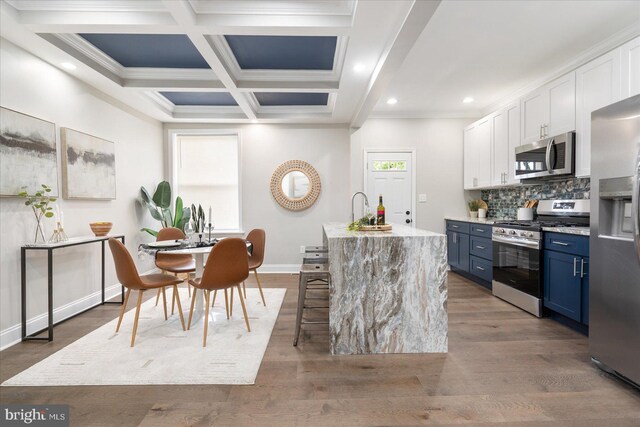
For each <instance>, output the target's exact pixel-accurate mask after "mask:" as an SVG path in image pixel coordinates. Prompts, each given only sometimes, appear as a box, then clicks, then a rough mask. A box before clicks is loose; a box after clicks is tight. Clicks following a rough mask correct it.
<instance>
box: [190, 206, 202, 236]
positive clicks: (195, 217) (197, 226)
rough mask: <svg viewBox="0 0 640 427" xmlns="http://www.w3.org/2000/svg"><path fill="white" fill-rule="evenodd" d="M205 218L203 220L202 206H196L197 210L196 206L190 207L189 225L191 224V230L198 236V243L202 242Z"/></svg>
mask: <svg viewBox="0 0 640 427" xmlns="http://www.w3.org/2000/svg"><path fill="white" fill-rule="evenodd" d="M204 221H205V218H204V209H202V205H198V209H196V205H193V204H192V205H191V223H192V224H193V230H194V231H195V233H196V234H197V235H198V238H199V240H200V241H202V233H204V227H205V222H204Z"/></svg>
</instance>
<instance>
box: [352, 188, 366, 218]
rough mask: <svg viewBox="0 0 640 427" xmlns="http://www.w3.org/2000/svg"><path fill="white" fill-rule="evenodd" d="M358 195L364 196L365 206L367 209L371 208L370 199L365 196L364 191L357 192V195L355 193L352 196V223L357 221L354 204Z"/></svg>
mask: <svg viewBox="0 0 640 427" xmlns="http://www.w3.org/2000/svg"><path fill="white" fill-rule="evenodd" d="M358 194H362V195H363V196H364V205H365V206H366V207H367V209H368V208H369V198H368V197H367V195H366V194H364V193H363V192H362V191H356V192H355V193H353V196H351V222H354V221H355V220H356V218H355V215H354V213H353V210H354V208H353V202H354V200H355V198H356V196H357V195H358Z"/></svg>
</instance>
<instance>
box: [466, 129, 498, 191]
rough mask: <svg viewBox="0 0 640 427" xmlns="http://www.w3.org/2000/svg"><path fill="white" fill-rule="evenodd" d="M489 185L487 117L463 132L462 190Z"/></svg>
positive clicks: (488, 131)
mask: <svg viewBox="0 0 640 427" xmlns="http://www.w3.org/2000/svg"><path fill="white" fill-rule="evenodd" d="M490 185H491V125H490V121H489V116H487V117H485V118H482V119H480V120H478V121H477V122H475V123H473V124H472V125H470V126H468V127H467V128H466V129H465V130H464V189H465V190H473V189H479V188H487V187H489V186H490Z"/></svg>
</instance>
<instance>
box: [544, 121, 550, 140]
mask: <svg viewBox="0 0 640 427" xmlns="http://www.w3.org/2000/svg"><path fill="white" fill-rule="evenodd" d="M544 136H545V138H546V137H547V136H549V124H548V123H547V124H546V125H544Z"/></svg>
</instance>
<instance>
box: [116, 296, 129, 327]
mask: <svg viewBox="0 0 640 427" xmlns="http://www.w3.org/2000/svg"><path fill="white" fill-rule="evenodd" d="M130 293H131V288H127V294H126V295H125V296H124V302H123V303H122V310H120V318H119V319H118V326H116V332H118V331H119V330H120V324H121V323H122V318H123V317H124V311H125V309H126V308H127V302H128V301H129V294H130Z"/></svg>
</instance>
